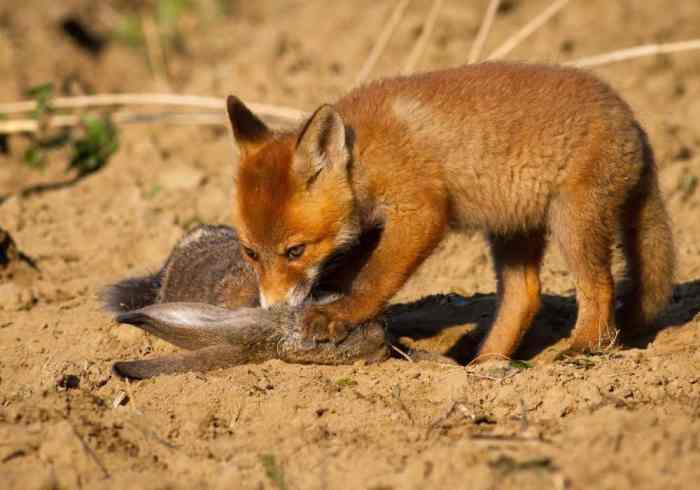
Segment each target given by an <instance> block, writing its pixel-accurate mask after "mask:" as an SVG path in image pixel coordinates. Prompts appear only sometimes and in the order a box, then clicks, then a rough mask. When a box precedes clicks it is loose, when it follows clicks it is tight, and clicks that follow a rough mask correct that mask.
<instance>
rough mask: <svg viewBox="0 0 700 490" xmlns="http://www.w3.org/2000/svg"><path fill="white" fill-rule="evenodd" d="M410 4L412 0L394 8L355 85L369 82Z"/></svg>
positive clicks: (404, 0) (400, 2)
mask: <svg viewBox="0 0 700 490" xmlns="http://www.w3.org/2000/svg"><path fill="white" fill-rule="evenodd" d="M409 3H411V0H400V1H399V2H398V3H397V4H396V6H395V7H394V9H393V11H392V12H391V17H389V21H388V22H387V23H386V25H385V26H384V29H382V32H381V33H380V34H379V37H378V38H377V42H376V43H374V46H373V47H372V51H370V53H369V56H368V57H367V60H365V63H364V65H362V68H361V69H360V71H359V72H358V74H357V78H355V85H360V84H361V83H362V82H364V81H365V80H367V77H368V76H369V74H370V72H371V71H372V68H374V65H376V64H377V60H379V57H380V56H381V55H382V53H383V52H384V49H386V46H387V44H388V43H389V40H390V39H391V36H392V34H394V31H395V30H396V27H397V26H398V25H399V22H401V19H402V18H403V14H404V12H405V11H406V8H407V7H408V4H409Z"/></svg>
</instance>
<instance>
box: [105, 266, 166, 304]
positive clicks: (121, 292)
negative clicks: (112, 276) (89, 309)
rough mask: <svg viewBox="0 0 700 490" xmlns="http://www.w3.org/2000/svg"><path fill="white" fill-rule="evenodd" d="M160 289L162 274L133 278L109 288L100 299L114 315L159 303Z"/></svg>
mask: <svg viewBox="0 0 700 490" xmlns="http://www.w3.org/2000/svg"><path fill="white" fill-rule="evenodd" d="M160 287H161V274H160V273H158V274H152V275H150V276H143V277H131V278H129V279H124V280H122V281H119V282H117V283H115V284H112V285H111V286H107V287H106V288H105V289H103V290H102V292H101V293H100V299H101V300H102V304H103V305H104V308H105V309H106V310H107V311H110V312H112V313H123V312H127V311H132V310H138V309H140V308H143V307H145V306H148V305H152V304H155V303H156V302H157V301H158V292H159V290H160Z"/></svg>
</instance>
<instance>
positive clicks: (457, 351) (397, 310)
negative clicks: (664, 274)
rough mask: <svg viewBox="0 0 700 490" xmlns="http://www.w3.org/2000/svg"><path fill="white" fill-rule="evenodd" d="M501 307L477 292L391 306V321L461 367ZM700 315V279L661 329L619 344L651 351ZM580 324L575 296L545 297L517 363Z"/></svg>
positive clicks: (680, 291)
mask: <svg viewBox="0 0 700 490" xmlns="http://www.w3.org/2000/svg"><path fill="white" fill-rule="evenodd" d="M496 306H497V298H496V295H495V294H481V293H477V294H474V295H473V296H470V297H468V298H467V297H464V296H461V295H458V294H448V295H433V296H428V297H426V298H423V299H421V300H419V301H416V302H414V303H406V304H397V305H392V306H390V307H389V308H388V309H387V311H386V317H385V321H386V324H387V328H388V330H389V331H390V332H391V333H392V334H393V335H394V336H396V337H398V338H399V339H400V340H401V341H402V342H405V341H407V340H410V341H413V342H415V344H416V345H417V346H418V347H423V348H427V349H428V350H439V351H441V353H442V354H444V355H445V356H447V357H450V358H452V359H453V360H455V361H456V362H458V363H460V364H466V363H468V362H469V361H470V360H472V359H473V358H474V356H475V355H476V352H477V350H478V346H479V344H480V342H481V341H482V340H483V338H484V337H485V335H486V334H487V333H488V330H489V328H490V326H491V324H492V322H493V319H494V316H495V312H496ZM698 312H700V280H693V281H689V282H686V283H682V284H677V285H676V286H675V287H674V289H673V298H672V301H671V303H670V304H669V306H668V308H667V309H666V311H665V312H664V313H663V314H662V315H661V317H659V319H658V320H657V321H656V324H655V325H654V326H653V327H651V328H649V329H647V330H646V331H645V332H644V333H642V334H636V335H626V334H625V333H624V332H621V334H620V338H619V339H618V340H619V342H620V344H621V345H622V347H623V348H633V347H634V348H645V347H647V346H648V345H649V344H650V343H651V342H653V341H654V339H655V338H656V336H657V335H658V334H659V332H661V331H663V330H666V329H669V328H673V327H678V326H681V325H684V324H686V323H688V322H689V321H690V320H692V319H693V317H694V316H695V315H696V314H697V313H698ZM575 322H576V300H575V298H574V297H573V296H559V295H551V294H545V295H543V297H542V307H541V308H540V311H539V312H538V314H537V316H536V317H535V320H534V322H533V325H532V327H531V328H530V330H529V331H528V332H527V334H526V335H525V337H524V338H523V341H522V343H521V345H520V348H519V349H518V350H517V352H516V353H515V355H514V358H516V359H532V358H534V357H536V356H537V355H538V354H540V353H542V352H543V351H544V350H546V349H548V348H549V347H551V346H553V345H554V344H556V343H558V342H560V341H562V340H563V339H565V338H567V337H568V336H569V335H570V333H571V330H572V329H573V327H574V324H575Z"/></svg>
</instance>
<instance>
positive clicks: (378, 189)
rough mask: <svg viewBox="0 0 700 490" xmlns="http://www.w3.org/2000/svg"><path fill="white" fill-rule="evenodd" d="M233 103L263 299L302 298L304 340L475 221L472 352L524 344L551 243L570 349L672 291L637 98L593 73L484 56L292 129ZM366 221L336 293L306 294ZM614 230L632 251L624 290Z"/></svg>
mask: <svg viewBox="0 0 700 490" xmlns="http://www.w3.org/2000/svg"><path fill="white" fill-rule="evenodd" d="M226 108H227V114H228V119H229V121H230V125H231V128H232V132H233V138H234V140H235V143H236V145H237V147H238V152H239V155H238V158H236V159H234V163H233V198H232V217H231V219H232V225H233V228H234V229H235V230H236V233H237V235H238V237H239V240H240V245H241V249H242V250H243V252H244V253H243V256H244V259H245V260H246V261H247V262H248V263H249V265H250V267H251V269H252V270H253V271H254V273H255V274H256V276H257V279H258V286H259V302H260V305H261V306H262V307H263V308H269V307H272V306H274V305H279V304H286V305H289V306H293V307H298V308H300V309H301V310H302V311H303V315H302V328H303V335H304V336H305V338H309V339H314V340H329V339H330V340H339V339H342V338H344V337H345V336H346V335H348V332H350V331H352V329H353V328H354V327H355V326H357V325H360V324H362V322H365V321H367V320H369V319H371V318H373V317H374V316H375V315H376V314H377V313H379V312H380V311H381V310H382V308H384V306H385V305H386V304H387V302H389V301H390V300H391V298H392V297H393V296H394V295H395V294H396V293H397V291H398V290H399V289H400V288H401V287H402V286H403V285H404V284H405V283H406V281H407V280H408V278H409V277H411V275H412V274H413V273H414V272H415V271H416V269H417V268H418V267H419V266H420V265H421V263H422V262H423V261H424V260H425V259H426V257H428V256H429V255H430V254H431V253H432V252H433V251H434V250H435V249H436V247H437V246H438V244H439V243H440V242H441V241H442V240H443V238H444V237H445V236H446V235H447V234H448V233H450V232H457V233H459V232H463V231H469V230H480V231H481V232H483V233H484V235H485V237H486V239H487V242H488V245H489V248H490V253H491V256H492V262H493V266H494V270H495V274H496V279H497V296H498V305H497V311H496V315H495V319H494V322H493V324H492V326H491V327H490V330H489V332H488V334H487V335H486V337H485V339H484V340H483V341H482V343H481V345H480V346H479V349H478V353H477V356H476V358H475V361H476V362H482V361H485V360H489V359H494V358H509V357H511V356H512V355H513V353H514V352H515V350H516V349H517V347H518V346H519V344H520V341H521V339H522V338H523V335H524V334H525V332H526V331H527V330H528V328H529V326H530V325H531V323H532V322H533V319H534V317H535V315H536V313H537V312H538V310H539V308H540V302H541V299H540V294H541V283H540V269H541V266H542V262H543V258H544V254H545V249H546V247H547V245H548V244H549V243H550V242H554V243H556V244H557V245H558V246H559V248H560V249H561V251H562V253H563V256H564V258H565V261H566V263H567V266H568V269H569V271H570V273H571V274H572V275H573V278H574V280H575V286H576V300H577V306H578V310H577V318H576V323H575V325H574V328H573V330H572V332H571V334H570V336H569V338H568V339H567V347H566V352H571V353H577V352H589V351H597V350H602V349H604V348H606V347H608V346H611V345H613V344H614V343H615V341H616V338H617V335H618V332H619V330H618V329H620V330H623V331H624V332H625V333H634V332H636V331H639V330H642V329H645V328H649V326H651V325H652V324H653V322H654V321H655V319H656V318H657V317H658V316H659V314H660V313H661V312H662V310H663V309H664V308H665V306H666V305H667V303H668V302H669V300H670V296H671V292H672V284H673V277H674V271H675V250H674V245H673V237H672V231H671V225H670V218H669V215H668V213H667V211H666V208H665V205H664V202H663V199H662V195H661V191H660V188H659V181H658V170H657V166H656V162H655V159H654V155H653V151H652V148H651V145H650V143H649V140H648V137H647V135H646V133H645V131H644V129H643V128H642V126H641V125H640V123H639V122H638V121H637V120H636V118H635V115H634V113H633V111H632V109H631V108H630V106H629V105H628V104H627V103H626V102H625V101H624V100H623V99H622V98H621V97H620V95H618V94H617V92H616V91H615V90H614V89H613V88H612V87H611V86H610V85H608V84H607V83H605V82H604V81H602V80H600V79H599V78H597V77H595V76H594V75H592V74H590V73H588V72H586V71H583V70H579V69H575V68H569V67H562V66H555V65H541V64H527V63H511V62H485V63H479V64H471V65H466V66H462V67H456V68H450V69H444V70H439V71H432V72H427V73H420V74H414V75H410V76H400V77H394V78H386V79H380V80H376V81H373V82H369V83H367V84H365V85H362V86H359V87H357V88H354V89H353V90H351V91H350V92H349V93H348V94H346V95H344V96H342V97H341V98H339V99H338V100H336V101H335V102H334V103H332V104H323V105H320V106H319V107H318V108H317V109H316V110H315V111H314V112H313V113H312V114H311V116H309V117H308V118H307V119H305V120H304V121H303V122H302V123H301V124H300V125H298V127H295V128H294V129H291V130H274V129H271V128H270V127H268V126H267V125H266V124H265V123H264V122H263V120H262V119H261V118H260V117H258V116H257V115H255V114H254V113H253V112H252V111H251V110H250V109H249V108H248V107H247V106H246V105H245V104H244V103H243V102H242V101H241V100H240V99H239V98H237V97H236V96H234V95H230V96H229V97H227V100H226ZM370 230H379V238H378V240H377V243H376V246H375V247H374V249H373V250H372V253H371V254H370V255H369V257H368V258H367V259H366V260H365V261H363V262H361V263H358V264H357V266H356V270H355V271H353V274H352V277H351V279H352V280H351V281H350V283H349V284H348V285H347V290H346V291H345V292H344V294H342V295H340V296H338V298H337V299H336V300H334V301H328V302H325V303H323V304H321V303H319V302H313V301H309V298H310V297H311V296H312V295H313V291H314V288H315V287H316V285H317V283H318V281H319V280H320V278H322V277H323V276H324V274H325V271H326V270H327V269H328V268H329V267H332V265H333V264H334V263H335V262H336V260H337V257H339V256H342V254H343V253H344V252H345V251H347V250H349V249H351V248H352V247H353V244H355V243H357V242H358V240H360V237H361V236H363V234H364V233H367V232H368V231H370ZM616 240H618V241H619V243H620V244H621V248H622V250H623V252H624V256H625V262H626V270H625V278H624V280H622V281H620V282H619V283H618V284H617V285H616V284H615V280H614V278H613V274H612V271H611V262H612V249H613V245H614V244H615V243H616ZM616 286H617V288H618V291H617V292H618V293H619V295H618V296H619V301H620V302H621V305H620V306H619V307H616Z"/></svg>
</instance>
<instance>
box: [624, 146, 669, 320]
mask: <svg viewBox="0 0 700 490" xmlns="http://www.w3.org/2000/svg"><path fill="white" fill-rule="evenodd" d="M642 134H643V133H642ZM644 144H645V147H644V161H645V170H644V173H643V175H642V178H641V180H640V182H639V185H638V188H637V189H636V190H635V192H634V194H633V195H632V196H631V198H630V199H629V200H628V202H627V204H626V209H625V214H624V215H623V220H624V221H623V248H624V252H625V256H626V260H627V284H626V291H625V292H624V294H623V298H622V299H623V305H622V308H621V310H620V316H619V319H618V325H619V326H620V327H621V328H623V329H625V330H628V331H631V332H634V331H640V330H642V329H644V328H645V327H649V326H651V325H652V324H653V323H654V320H655V319H656V318H657V317H658V316H659V314H660V313H661V312H662V311H663V309H664V308H665V307H666V305H667V304H668V302H669V301H670V299H671V295H672V292H673V280H674V273H675V263H676V254H675V248H674V245H673V236H672V232H671V224H670V219H669V216H668V213H667V212H666V208H665V207H664V203H663V200H662V198H661V191H660V190H659V182H658V176H657V170H656V165H655V163H654V156H653V153H652V151H651V147H650V146H649V144H648V143H647V141H646V137H645V136H644Z"/></svg>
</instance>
